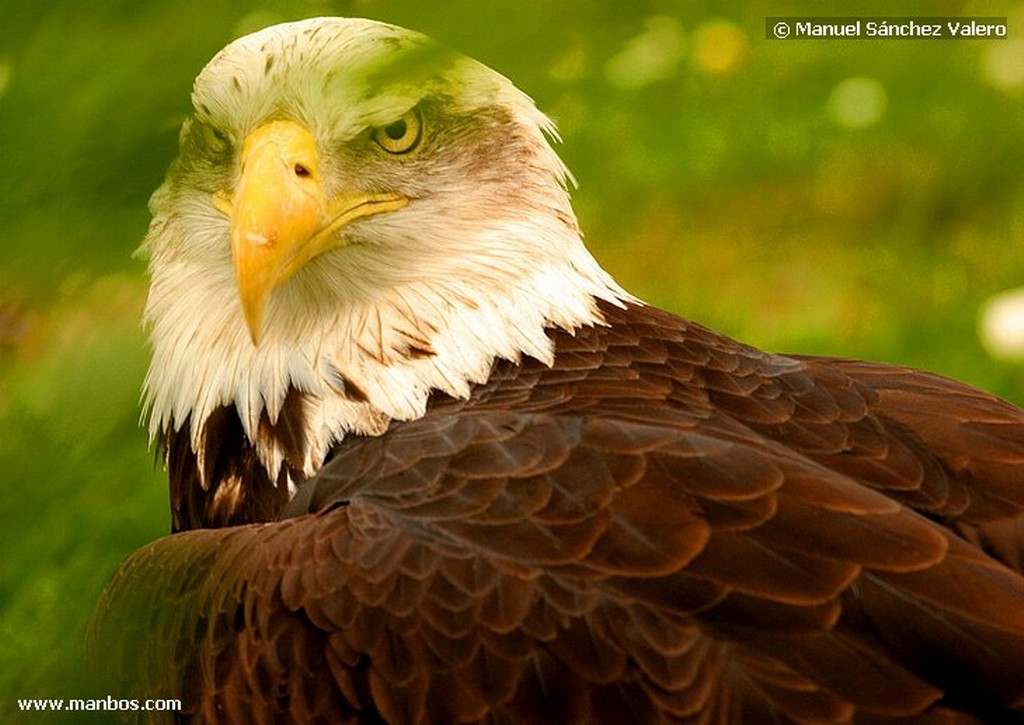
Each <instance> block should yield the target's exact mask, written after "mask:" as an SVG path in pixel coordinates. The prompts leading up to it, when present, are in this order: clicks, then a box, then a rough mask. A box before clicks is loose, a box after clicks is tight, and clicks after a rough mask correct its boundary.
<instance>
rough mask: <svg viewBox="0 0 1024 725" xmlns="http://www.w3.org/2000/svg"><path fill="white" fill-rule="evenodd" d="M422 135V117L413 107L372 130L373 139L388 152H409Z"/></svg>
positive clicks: (417, 143) (416, 144)
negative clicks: (394, 119) (396, 118)
mask: <svg viewBox="0 0 1024 725" xmlns="http://www.w3.org/2000/svg"><path fill="white" fill-rule="evenodd" d="M422 137H423V118H422V117H421V116H420V113H419V111H417V110H416V109H415V108H414V109H412V110H411V111H407V112H406V113H405V114H404V115H403V116H402V117H401V118H399V119H398V120H397V121H393V122H391V123H389V124H387V125H386V126H380V127H378V128H377V129H375V130H374V132H373V140H374V141H376V142H377V145H378V146H380V147H381V148H382V149H384V150H385V151H387V152H388V153H389V154H407V153H409V152H410V151H412V150H413V149H415V148H416V147H417V146H418V145H419V143H420V139H421V138H422Z"/></svg>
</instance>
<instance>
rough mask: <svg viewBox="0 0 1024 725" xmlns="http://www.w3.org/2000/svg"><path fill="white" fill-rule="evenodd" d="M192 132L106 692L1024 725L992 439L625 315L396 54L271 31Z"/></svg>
mask: <svg viewBox="0 0 1024 725" xmlns="http://www.w3.org/2000/svg"><path fill="white" fill-rule="evenodd" d="M193 104H194V112H193V114H192V115H191V117H190V118H189V119H188V120H187V122H186V123H185V125H184V127H183V129H182V131H181V139H180V154H179V156H178V158H177V160H176V161H175V162H174V163H173V165H172V166H171V169H170V171H169V173H168V176H167V179H166V182H165V183H164V184H163V186H162V187H161V188H160V189H159V190H158V191H157V192H156V194H155V195H154V196H153V199H152V202H151V209H152V213H153V221H152V225H151V228H150V230H149V234H148V236H147V238H146V241H145V244H144V249H145V252H146V253H147V254H148V257H149V270H150V276H151V288H150V294H149V299H148V306H147V309H146V313H145V319H146V324H147V326H148V330H149V333H150V338H151V345H152V363H151V365H150V368H149V373H148V376H147V378H146V381H145V391H144V398H145V407H146V411H147V414H148V418H149V421H150V426H151V432H152V436H153V438H154V439H155V441H157V443H158V447H159V450H160V451H161V452H162V455H163V457H164V459H165V461H166V465H167V468H168V471H169V477H170V504H171V511H172V520H173V529H174V532H175V533H173V534H172V535H170V536H168V537H166V538H163V539H160V540H158V541H155V542H153V543H152V544H150V545H148V546H146V547H144V548H143V549H141V550H139V551H137V552H136V553H135V554H133V555H132V556H131V557H130V558H129V559H128V560H127V561H126V562H125V563H124V564H123V565H122V567H121V569H120V570H119V572H118V573H117V575H116V577H115V579H114V581H113V582H112V583H111V585H110V586H109V588H108V590H107V592H106V593H105V595H104V599H103V601H102V602H101V605H100V609H99V614H98V615H97V620H96V624H95V629H94V632H95V640H96V641H97V642H98V643H99V645H98V646H100V647H105V649H104V650H103V651H104V652H106V659H105V660H104V662H105V663H107V665H108V669H110V670H111V671H112V672H114V673H115V674H116V675H117V676H118V677H120V678H123V679H124V680H125V681H126V682H127V683H128V684H126V686H125V691H126V692H131V693H134V696H140V695H144V696H146V697H152V698H155V697H176V698H180V699H181V700H182V702H183V711H182V712H181V713H180V716H181V717H184V718H186V719H194V720H195V721H200V722H215V721H227V722H236V721H237V722H241V721H245V722H286V721H294V722H314V721H322V722H346V721H352V722H354V721H359V722H389V723H405V722H409V723H413V722H438V723H455V722H476V721H493V722H541V721H547V722H558V723H569V722H580V723H595V722H613V723H623V722H659V721H687V722H690V721H692V722H706V723H719V722H746V723H751V722H756V723H760V722H849V721H852V720H856V721H858V722H861V721H869V720H870V721H872V722H874V721H886V720H901V719H904V718H906V719H909V720H914V721H915V722H933V721H934V722H1016V721H1021V720H1022V719H1024V669H1022V667H1024V575H1022V555H1024V412H1022V411H1021V410H1019V409H1017V408H1015V407H1013V406H1012V405H1010V404H1008V403H1006V402H1003V401H1000V400H998V399H996V398H995V397H992V396H990V395H988V394H986V393H983V392H980V391H977V390H974V389H972V388H970V387H967V386H965V385H963V384H960V383H957V382H954V381H951V380H948V379H945V378H941V377H938V376H935V375H931V374H927V373H923V372H917V371H914V370H909V369H906V368H900V367H893V366H887V365H882V364H874V363H867V362H857V361H852V360H841V359H830V358H815V357H802V356H788V357H784V356H779V355H774V354H769V353H766V352H762V351H759V350H756V349H753V348H751V347H749V346H746V345H744V344H741V343H739V342H736V341H734V340H731V339H729V338H728V337H725V336H723V335H721V334H718V333H716V332H713V331H711V330H708V329H706V328H704V327H701V326H700V325H698V324H695V323H693V322H690V321H687V320H684V319H681V318H679V317H676V316H674V315H672V314H669V313H667V312H663V311H661V310H658V309H655V308H653V307H651V306H648V305H646V304H644V303H643V302H641V301H639V300H638V299H636V298H634V297H633V296H631V295H630V294H628V293H627V292H626V291H625V290H623V289H622V288H621V287H620V286H619V285H618V284H616V283H615V281H614V280H613V279H612V278H611V277H610V276H609V275H608V274H607V273H605V272H604V271H603V270H602V269H601V267H600V266H599V265H598V264H597V262H595V260H594V258H593V257H592V256H591V255H590V254H589V253H588V252H587V250H586V249H585V247H584V245H583V243H582V240H581V233H580V229H579V227H578V225H577V221H576V218H575V216H574V214H573V211H572V207H571V206H570V201H569V196H568V193H567V180H568V178H569V174H568V171H567V170H566V168H565V167H564V166H563V164H562V163H561V161H560V160H559V159H558V157H557V156H556V154H555V152H554V151H553V150H552V147H551V145H550V143H549V140H550V137H551V136H552V135H553V134H554V129H553V127H552V124H551V122H550V121H549V120H548V119H547V118H546V117H545V116H544V115H542V114H541V113H540V112H539V111H538V110H537V109H536V108H535V107H534V105H533V103H532V102H531V101H530V99H529V98H527V96H525V95H524V94H523V93H521V92H520V91H518V90H517V89H516V88H515V87H513V85H512V84H511V83H510V82H509V81H507V80H506V79H505V78H503V77H502V76H500V75H499V74H497V73H496V72H494V71H492V70H490V69H488V68H486V67H484V66H483V65H481V64H479V63H477V62H475V61H473V60H470V59H467V58H465V57H462V56H459V55H457V54H455V53H452V52H449V51H446V50H444V49H442V48H440V47H438V46H437V45H435V44H433V43H432V42H430V41H429V40H427V39H426V38H425V37H423V36H421V35H419V34H417V33H413V32H410V31H408V30H404V29H401V28H398V27H394V26H391V25H386V24H382V23H378V22H372V21H367V20H355V19H340V18H319V19H313V20H307V21H302V22H297V23H289V24H284V25H278V26H274V27H271V28H267V29H265V30H263V31H260V32H257V33H255V34H253V35H249V36H247V37H244V38H242V39H240V40H237V41H235V42H233V43H231V44H230V45H229V46H227V47H226V48H225V49H224V50H223V51H221V52H220V53H219V54H218V55H217V56H216V57H215V58H214V59H213V60H212V61H211V62H210V63H209V64H208V65H207V66H206V68H205V69H204V70H203V71H202V72H201V74H200V75H199V77H198V78H197V80H196V82H195V88H194V93H193ZM915 718H916V719H915Z"/></svg>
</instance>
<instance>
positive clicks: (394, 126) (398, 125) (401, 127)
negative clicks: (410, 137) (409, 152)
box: [384, 119, 408, 141]
mask: <svg viewBox="0 0 1024 725" xmlns="http://www.w3.org/2000/svg"><path fill="white" fill-rule="evenodd" d="M407 130H408V129H407V128H406V124H405V119H399V120H397V121H395V122H394V123H389V124H388V125H387V126H385V127H384V133H386V134H387V135H388V138H389V139H391V140H392V141H397V140H398V139H400V138H402V137H403V136H405V132H406V131H407Z"/></svg>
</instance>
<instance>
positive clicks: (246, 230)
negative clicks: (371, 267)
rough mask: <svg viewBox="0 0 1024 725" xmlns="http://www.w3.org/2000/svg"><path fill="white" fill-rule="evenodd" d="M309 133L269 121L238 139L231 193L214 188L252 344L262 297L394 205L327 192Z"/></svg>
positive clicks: (354, 193)
mask: <svg viewBox="0 0 1024 725" xmlns="http://www.w3.org/2000/svg"><path fill="white" fill-rule="evenodd" d="M319 162H320V159H319V154H318V152H317V148H316V139H314V137H313V134H312V133H310V132H309V130H308V129H306V128H305V127H304V126H302V125H300V124H298V123H295V122H293V121H271V122H269V123H266V124H264V125H263V126H260V127H259V128H257V129H256V130H255V131H253V132H252V133H251V134H249V136H248V138H246V139H245V144H244V145H243V147H242V166H241V178H240V180H239V182H238V185H237V186H236V187H235V193H234V196H233V198H230V199H229V198H227V197H226V196H225V195H223V194H221V193H217V194H214V201H213V203H214V205H215V206H216V207H217V208H218V209H220V210H221V211H223V212H224V213H226V214H227V215H228V216H229V217H230V218H231V254H232V257H233V259H234V264H235V279H236V281H237V283H238V295H239V299H240V301H241V306H242V311H243V313H244V314H245V322H246V325H247V326H248V328H249V335H250V337H252V341H253V344H254V345H258V344H259V340H260V335H261V332H262V330H263V317H264V313H265V311H266V307H267V299H268V297H269V295H270V293H271V291H273V290H274V288H275V287H277V286H279V285H281V284H282V283H284V282H285V281H286V280H288V278H289V277H291V276H292V275H293V274H295V273H296V272H297V271H299V270H300V269H302V267H303V266H304V265H305V264H306V263H307V262H309V261H310V260H311V259H313V258H314V257H316V256H318V255H320V254H323V253H324V252H327V251H329V250H331V249H335V248H337V247H341V246H344V244H345V241H344V239H343V238H341V237H340V236H339V235H338V231H339V230H340V229H341V228H342V227H344V226H345V225H346V224H348V223H350V222H352V221H354V220H355V219H359V218H361V217H366V216H371V215H373V214H380V213H381V212H385V211H391V210H394V209H398V208H401V207H403V206H405V204H406V203H408V199H407V198H406V197H404V196H402V195H400V194H396V193H368V192H364V191H359V190H356V189H351V190H344V191H341V192H339V193H335V194H333V195H332V196H331V198H330V199H328V198H327V195H326V192H325V189H324V185H323V181H322V179H321V176H320V163H319Z"/></svg>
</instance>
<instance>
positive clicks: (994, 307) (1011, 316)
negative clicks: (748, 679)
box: [978, 287, 1024, 361]
mask: <svg viewBox="0 0 1024 725" xmlns="http://www.w3.org/2000/svg"><path fill="white" fill-rule="evenodd" d="M978 334H979V336H980V337H981V342H982V344H983V345H984V346H985V349H986V350H988V353H989V354H990V355H991V356H992V357H994V358H997V359H1000V360H1021V361H1024V287H1018V288H1017V289H1012V290H1008V291H1006V292H1001V293H1000V294H997V295H995V296H993V297H990V298H989V299H988V301H987V302H985V304H984V305H983V306H982V308H981V321H980V323H979V330H978Z"/></svg>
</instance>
